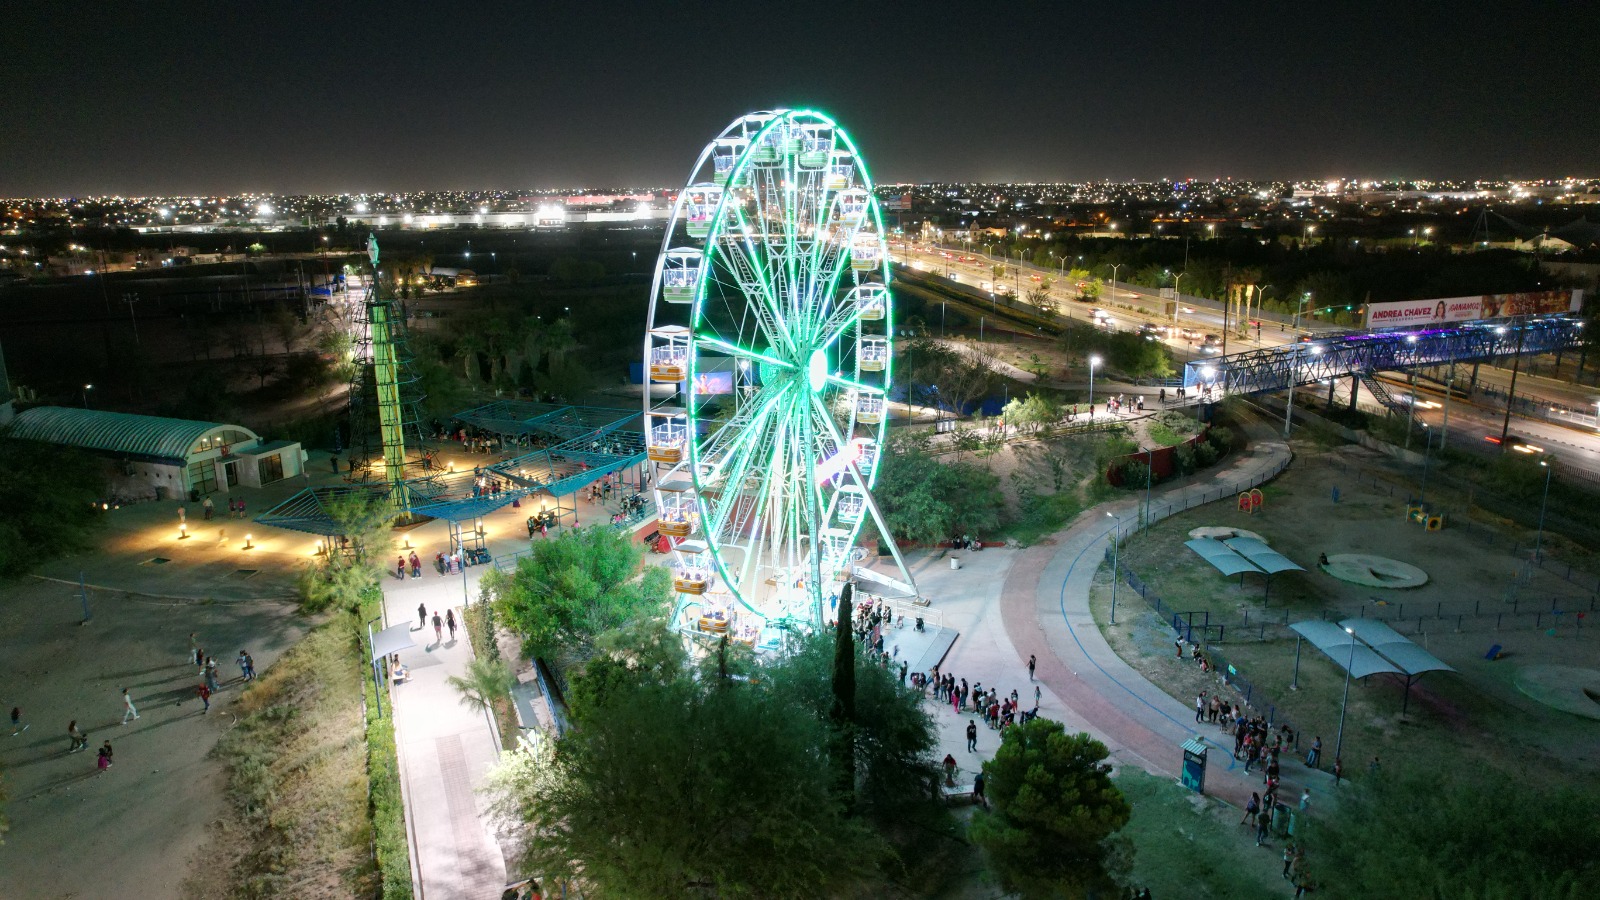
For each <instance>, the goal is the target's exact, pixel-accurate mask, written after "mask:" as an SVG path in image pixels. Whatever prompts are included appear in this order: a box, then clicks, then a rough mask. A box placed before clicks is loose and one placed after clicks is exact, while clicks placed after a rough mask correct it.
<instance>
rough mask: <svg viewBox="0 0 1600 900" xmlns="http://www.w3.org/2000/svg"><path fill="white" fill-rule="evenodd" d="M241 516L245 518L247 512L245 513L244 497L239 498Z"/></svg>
mask: <svg viewBox="0 0 1600 900" xmlns="http://www.w3.org/2000/svg"><path fill="white" fill-rule="evenodd" d="M239 518H241V519H243V518H245V514H244V498H243V497H240V498H239Z"/></svg>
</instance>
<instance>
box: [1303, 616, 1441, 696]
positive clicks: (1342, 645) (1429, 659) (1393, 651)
mask: <svg viewBox="0 0 1600 900" xmlns="http://www.w3.org/2000/svg"><path fill="white" fill-rule="evenodd" d="M1289 628H1290V629H1291V630H1293V631H1294V632H1295V633H1296V634H1298V635H1300V637H1301V638H1302V639H1304V640H1308V641H1310V642H1311V644H1312V646H1314V647H1316V648H1317V649H1318V650H1321V651H1322V652H1323V654H1324V655H1326V656H1327V657H1328V658H1329V659H1331V660H1333V662H1334V664H1335V665H1337V666H1338V667H1339V668H1341V669H1346V670H1347V671H1349V673H1350V675H1351V677H1353V678H1366V677H1367V676H1369V675H1398V676H1400V677H1401V678H1404V679H1405V682H1406V693H1405V701H1404V703H1403V704H1402V706H1401V711H1400V712H1401V715H1404V714H1405V713H1406V712H1407V711H1408V710H1409V709H1410V706H1411V685H1412V684H1413V683H1414V682H1415V681H1416V680H1417V679H1419V678H1421V677H1422V676H1424V675H1426V674H1428V673H1429V672H1454V671H1455V669H1453V668H1451V667H1450V666H1449V665H1447V664H1446V663H1445V662H1443V661H1442V660H1440V659H1439V658H1438V657H1437V656H1434V655H1433V654H1432V653H1429V652H1428V651H1426V650H1424V649H1422V648H1421V647H1419V646H1417V644H1416V642H1415V641H1412V640H1411V639H1410V638H1407V637H1405V636H1404V635H1402V634H1400V633H1399V632H1397V631H1395V630H1394V629H1393V628H1390V627H1389V626H1388V625H1385V624H1384V623H1382V622H1379V621H1378V620H1376V619H1345V620H1344V621H1343V622H1340V623H1339V624H1337V625H1335V624H1334V623H1332V622H1324V621H1322V620H1321V619H1308V620H1306V621H1304V622H1296V623H1294V624H1293V625H1290V626H1289ZM1346 629H1348V630H1346ZM1299 674H1300V644H1299V642H1298V641H1296V643H1295V681H1296V682H1298V681H1299Z"/></svg>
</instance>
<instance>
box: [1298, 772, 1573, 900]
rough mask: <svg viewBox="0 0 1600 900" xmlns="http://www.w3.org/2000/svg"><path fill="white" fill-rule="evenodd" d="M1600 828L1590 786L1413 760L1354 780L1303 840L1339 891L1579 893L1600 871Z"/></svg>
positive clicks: (1326, 881)
mask: <svg viewBox="0 0 1600 900" xmlns="http://www.w3.org/2000/svg"><path fill="white" fill-rule="evenodd" d="M1596 833H1600V822H1597V821H1596V817H1595V813H1594V798H1593V792H1592V791H1585V790H1578V789H1573V788H1569V787H1561V788H1547V787H1542V786H1541V785H1540V784H1539V783H1538V782H1536V781H1532V780H1530V779H1529V778H1528V777H1527V776H1526V775H1523V774H1518V775H1516V776H1510V775H1506V774H1503V773H1500V772H1496V771H1492V770H1491V771H1483V770H1481V769H1480V770H1478V771H1476V772H1475V773H1474V775H1473V777H1472V778H1470V779H1450V778H1445V779H1441V778H1440V777H1439V773H1438V771H1437V769H1427V768H1423V767H1411V768H1407V769H1404V770H1402V771H1398V772H1396V773H1393V774H1391V773H1387V772H1385V773H1383V774H1381V775H1380V776H1377V777H1369V778H1367V779H1363V780H1360V781H1352V782H1346V784H1345V786H1344V787H1343V788H1341V789H1340V791H1339V802H1338V804H1336V805H1330V806H1329V807H1328V811H1327V813H1326V816H1325V818H1323V820H1322V821H1319V822H1318V823H1317V824H1316V827H1314V828H1309V829H1306V831H1305V836H1304V838H1303V840H1305V841H1306V842H1307V844H1308V847H1307V853H1306V864H1307V871H1308V873H1309V875H1310V877H1311V879H1312V880H1313V882H1314V883H1315V884H1316V886H1317V889H1318V893H1319V895H1320V894H1326V895H1327V896H1328V897H1331V898H1344V897H1360V898H1363V900H1390V898H1394V900H1401V898H1406V900H1409V898H1414V897H1428V898H1434V900H1491V898H1492V900H1499V898H1507V900H1509V898H1530V900H1535V898H1536V900H1577V898H1579V897H1589V896H1593V894H1594V884H1595V880H1596V878H1597V877H1600V861H1597V859H1596V857H1595V855H1594V852H1593V847H1592V844H1593V842H1594V835H1595V834H1596Z"/></svg>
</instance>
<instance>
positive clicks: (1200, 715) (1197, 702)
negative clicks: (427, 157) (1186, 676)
mask: <svg viewBox="0 0 1600 900" xmlns="http://www.w3.org/2000/svg"><path fill="white" fill-rule="evenodd" d="M1194 720H1195V721H1196V722H1205V720H1206V692H1205V691H1201V692H1200V695H1199V696H1198V697H1195V698H1194Z"/></svg>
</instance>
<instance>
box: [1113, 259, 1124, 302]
mask: <svg viewBox="0 0 1600 900" xmlns="http://www.w3.org/2000/svg"><path fill="white" fill-rule="evenodd" d="M1120 268H1122V263H1116V264H1114V265H1112V266H1111V305H1112V306H1116V305H1117V270H1118V269H1120Z"/></svg>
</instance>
